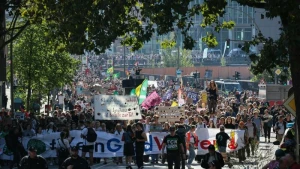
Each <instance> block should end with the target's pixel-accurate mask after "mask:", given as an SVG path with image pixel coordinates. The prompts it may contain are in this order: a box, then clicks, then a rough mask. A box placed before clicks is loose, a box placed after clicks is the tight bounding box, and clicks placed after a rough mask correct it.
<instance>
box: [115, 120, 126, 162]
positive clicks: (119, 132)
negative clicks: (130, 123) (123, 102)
mask: <svg viewBox="0 0 300 169" xmlns="http://www.w3.org/2000/svg"><path fill="white" fill-rule="evenodd" d="M123 133H124V130H123V129H122V126H121V124H120V123H118V124H117V125H116V131H115V133H114V134H115V135H116V136H117V137H122V136H123ZM114 161H115V163H116V164H119V163H120V164H122V157H116V158H115V159H114Z"/></svg>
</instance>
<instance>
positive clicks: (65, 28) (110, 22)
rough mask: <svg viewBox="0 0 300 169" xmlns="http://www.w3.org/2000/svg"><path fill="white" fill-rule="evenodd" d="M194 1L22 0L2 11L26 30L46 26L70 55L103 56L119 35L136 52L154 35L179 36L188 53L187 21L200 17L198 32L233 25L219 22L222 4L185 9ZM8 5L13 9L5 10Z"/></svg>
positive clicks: (221, 1)
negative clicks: (15, 17)
mask: <svg viewBox="0 0 300 169" xmlns="http://www.w3.org/2000/svg"><path fill="white" fill-rule="evenodd" d="M193 1H194V0H184V1H183V0H172V1H161V0H153V1H149V0H131V1H120V0H93V1H74V0H63V1H49V0H22V1H19V2H20V3H18V4H15V3H14V1H13V0H11V1H10V0H8V4H7V10H9V11H10V14H11V15H14V14H15V15H21V16H22V20H23V21H26V25H25V26H28V25H29V24H37V23H38V24H41V23H42V24H45V23H46V24H47V25H48V28H49V29H48V30H47V36H48V38H49V39H51V38H55V39H59V40H60V41H61V42H63V43H64V44H66V47H67V49H68V50H69V51H70V52H71V53H83V50H88V51H95V52H97V53H98V52H101V51H102V52H103V51H104V50H105V49H107V48H109V47H110V45H111V43H112V42H114V41H115V40H116V39H117V38H118V37H121V36H123V37H124V39H123V41H122V44H127V45H129V46H131V47H132V50H138V49H139V48H141V47H142V45H143V43H144V42H147V41H149V40H150V39H151V37H152V35H153V33H155V32H157V34H158V35H165V34H167V33H169V32H171V31H174V30H176V31H178V32H180V33H181V34H182V35H183V38H184V42H183V45H184V48H185V49H192V48H193V47H194V45H195V40H194V39H193V38H192V37H191V36H189V34H188V30H189V29H190V28H191V27H192V26H193V24H194V23H193V21H192V20H191V18H192V17H194V16H195V15H200V14H202V15H203V17H204V18H203V22H202V24H201V26H202V27H207V26H211V27H213V28H214V30H215V31H217V32H218V31H220V30H221V29H222V28H228V29H230V28H232V27H233V26H234V23H233V22H231V21H229V22H220V21H219V18H220V17H222V16H223V15H224V13H225V10H224V7H225V6H226V5H227V1H226V0H210V1H204V3H203V4H195V5H193V6H190V3H191V2H193ZM11 5H14V8H9V6H11ZM210 37H211V36H208V38H210ZM207 41H210V40H209V39H208V40H207ZM213 44H214V45H216V43H212V45H213Z"/></svg>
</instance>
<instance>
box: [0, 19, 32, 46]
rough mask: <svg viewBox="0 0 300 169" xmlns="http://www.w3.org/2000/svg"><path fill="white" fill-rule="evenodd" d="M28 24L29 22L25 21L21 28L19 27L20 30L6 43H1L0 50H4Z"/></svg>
mask: <svg viewBox="0 0 300 169" xmlns="http://www.w3.org/2000/svg"><path fill="white" fill-rule="evenodd" d="M29 24H30V22H29V21H27V22H26V23H25V24H24V25H23V26H21V27H20V30H19V31H18V32H17V33H16V34H15V35H14V36H13V37H11V38H10V39H8V40H7V41H5V42H4V43H3V45H1V46H0V49H2V48H4V47H5V46H6V45H7V44H9V43H10V42H12V41H13V40H15V39H16V38H17V37H18V36H19V35H20V34H21V33H22V32H23V31H24V30H25V28H26V27H27V26H28V25H29Z"/></svg>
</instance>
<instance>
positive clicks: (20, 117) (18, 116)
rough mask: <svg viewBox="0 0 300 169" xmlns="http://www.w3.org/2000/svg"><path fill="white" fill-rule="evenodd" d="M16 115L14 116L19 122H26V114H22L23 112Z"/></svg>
mask: <svg viewBox="0 0 300 169" xmlns="http://www.w3.org/2000/svg"><path fill="white" fill-rule="evenodd" d="M14 114H15V115H14V118H15V119H19V120H24V119H25V114H24V113H22V112H15V113H14Z"/></svg>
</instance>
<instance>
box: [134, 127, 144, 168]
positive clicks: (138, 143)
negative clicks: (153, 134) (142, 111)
mask: <svg viewBox="0 0 300 169" xmlns="http://www.w3.org/2000/svg"><path fill="white" fill-rule="evenodd" d="M136 129H137V130H136V131H135V156H136V165H137V166H138V169H143V168H144V162H143V155H144V151H145V142H146V141H147V135H146V133H145V132H144V129H143V124H142V123H136Z"/></svg>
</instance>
